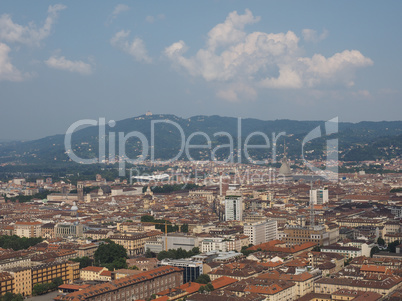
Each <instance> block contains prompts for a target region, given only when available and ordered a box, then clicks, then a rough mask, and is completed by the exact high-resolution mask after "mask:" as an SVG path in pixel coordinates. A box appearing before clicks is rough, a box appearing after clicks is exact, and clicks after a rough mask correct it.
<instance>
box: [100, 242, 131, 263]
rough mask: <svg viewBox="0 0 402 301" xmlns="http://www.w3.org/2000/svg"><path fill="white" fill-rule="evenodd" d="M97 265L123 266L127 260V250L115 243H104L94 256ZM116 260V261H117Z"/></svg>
mask: <svg viewBox="0 0 402 301" xmlns="http://www.w3.org/2000/svg"><path fill="white" fill-rule="evenodd" d="M94 258H95V264H98V265H100V266H104V265H105V264H110V263H112V264H117V265H119V266H120V265H122V261H123V259H124V263H125V259H126V258H127V251H126V249H125V248H124V247H123V246H121V245H118V244H116V243H114V242H110V243H104V244H101V245H100V246H99V248H98V249H97V250H96V251H95V254H94ZM115 260H116V261H115Z"/></svg>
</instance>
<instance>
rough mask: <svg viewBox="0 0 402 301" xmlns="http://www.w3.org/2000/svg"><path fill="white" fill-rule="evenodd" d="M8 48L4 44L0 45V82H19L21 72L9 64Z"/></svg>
mask: <svg viewBox="0 0 402 301" xmlns="http://www.w3.org/2000/svg"><path fill="white" fill-rule="evenodd" d="M9 52H10V47H8V46H7V45H6V44H4V43H0V81H2V80H8V81H21V80H23V79H24V76H23V75H22V74H21V72H20V71H19V70H18V69H17V68H15V67H14V66H13V64H11V61H10V58H9V56H8V53H9Z"/></svg>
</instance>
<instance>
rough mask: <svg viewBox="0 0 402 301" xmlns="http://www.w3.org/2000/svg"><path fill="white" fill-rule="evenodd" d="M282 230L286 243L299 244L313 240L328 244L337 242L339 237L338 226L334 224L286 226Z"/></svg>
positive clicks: (323, 244)
mask: <svg viewBox="0 0 402 301" xmlns="http://www.w3.org/2000/svg"><path fill="white" fill-rule="evenodd" d="M283 232H284V233H285V237H284V238H283V240H284V241H285V242H286V244H287V245H290V246H293V245H300V244H303V243H306V242H314V243H317V244H319V245H320V246H328V245H330V244H334V243H336V242H337V240H338V238H339V228H338V227H336V226H333V227H328V226H322V225H319V226H314V227H302V226H288V227H286V228H285V229H284V230H283Z"/></svg>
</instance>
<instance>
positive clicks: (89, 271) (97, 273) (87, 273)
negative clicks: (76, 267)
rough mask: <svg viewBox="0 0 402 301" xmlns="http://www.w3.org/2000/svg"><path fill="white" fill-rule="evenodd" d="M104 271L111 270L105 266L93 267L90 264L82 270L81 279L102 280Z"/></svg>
mask: <svg viewBox="0 0 402 301" xmlns="http://www.w3.org/2000/svg"><path fill="white" fill-rule="evenodd" d="M104 271H109V270H108V269H107V268H104V267H93V266H89V267H86V268H83V269H81V270H80V278H81V280H86V281H91V280H101V278H102V277H101V274H102V272H104Z"/></svg>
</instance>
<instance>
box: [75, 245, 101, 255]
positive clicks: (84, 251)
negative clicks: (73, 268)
mask: <svg viewBox="0 0 402 301" xmlns="http://www.w3.org/2000/svg"><path fill="white" fill-rule="evenodd" d="M97 249H98V245H96V244H93V243H90V244H86V245H81V246H79V247H78V250H77V251H78V257H85V256H87V257H89V258H94V254H95V252H96V250H97Z"/></svg>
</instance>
